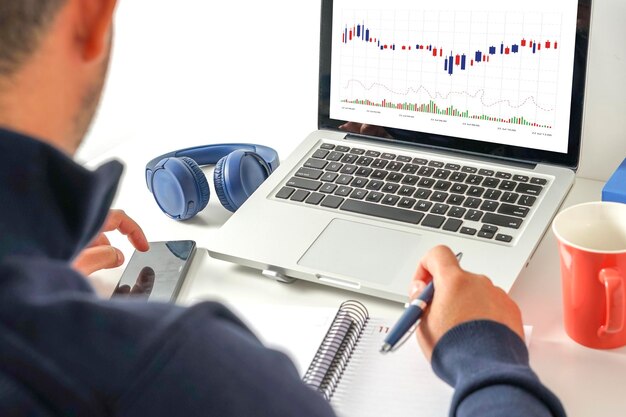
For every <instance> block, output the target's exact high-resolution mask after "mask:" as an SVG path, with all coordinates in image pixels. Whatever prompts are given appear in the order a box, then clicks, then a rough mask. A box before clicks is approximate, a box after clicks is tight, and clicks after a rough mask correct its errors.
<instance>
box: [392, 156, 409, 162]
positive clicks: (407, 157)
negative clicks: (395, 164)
mask: <svg viewBox="0 0 626 417" xmlns="http://www.w3.org/2000/svg"><path fill="white" fill-rule="evenodd" d="M411 160H412V158H411V157H410V156H405V155H398V157H397V158H396V161H399V162H411Z"/></svg>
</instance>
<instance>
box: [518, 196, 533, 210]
mask: <svg viewBox="0 0 626 417" xmlns="http://www.w3.org/2000/svg"><path fill="white" fill-rule="evenodd" d="M535 201H537V197H533V196H530V195H523V196H521V197H520V199H519V201H518V202H517V203H518V204H521V205H522V206H526V207H532V205H533V204H535Z"/></svg>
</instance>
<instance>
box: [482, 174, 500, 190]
mask: <svg viewBox="0 0 626 417" xmlns="http://www.w3.org/2000/svg"><path fill="white" fill-rule="evenodd" d="M498 184H500V180H499V179H497V178H493V177H487V178H485V180H484V181H483V183H482V184H481V185H482V186H483V187H487V188H496V187H497V186H498Z"/></svg>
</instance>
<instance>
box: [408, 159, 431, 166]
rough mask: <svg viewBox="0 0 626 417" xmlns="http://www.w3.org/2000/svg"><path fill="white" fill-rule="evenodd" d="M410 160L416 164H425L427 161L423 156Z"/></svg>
mask: <svg viewBox="0 0 626 417" xmlns="http://www.w3.org/2000/svg"><path fill="white" fill-rule="evenodd" d="M411 162H413V163H414V164H417V165H426V164H427V163H428V161H427V160H426V159H424V158H413V161H411Z"/></svg>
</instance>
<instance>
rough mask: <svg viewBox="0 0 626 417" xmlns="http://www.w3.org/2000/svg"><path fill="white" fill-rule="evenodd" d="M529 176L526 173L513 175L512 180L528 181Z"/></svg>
mask: <svg viewBox="0 0 626 417" xmlns="http://www.w3.org/2000/svg"><path fill="white" fill-rule="evenodd" d="M529 180H530V178H528V176H526V175H513V181H519V182H528V181H529Z"/></svg>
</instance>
